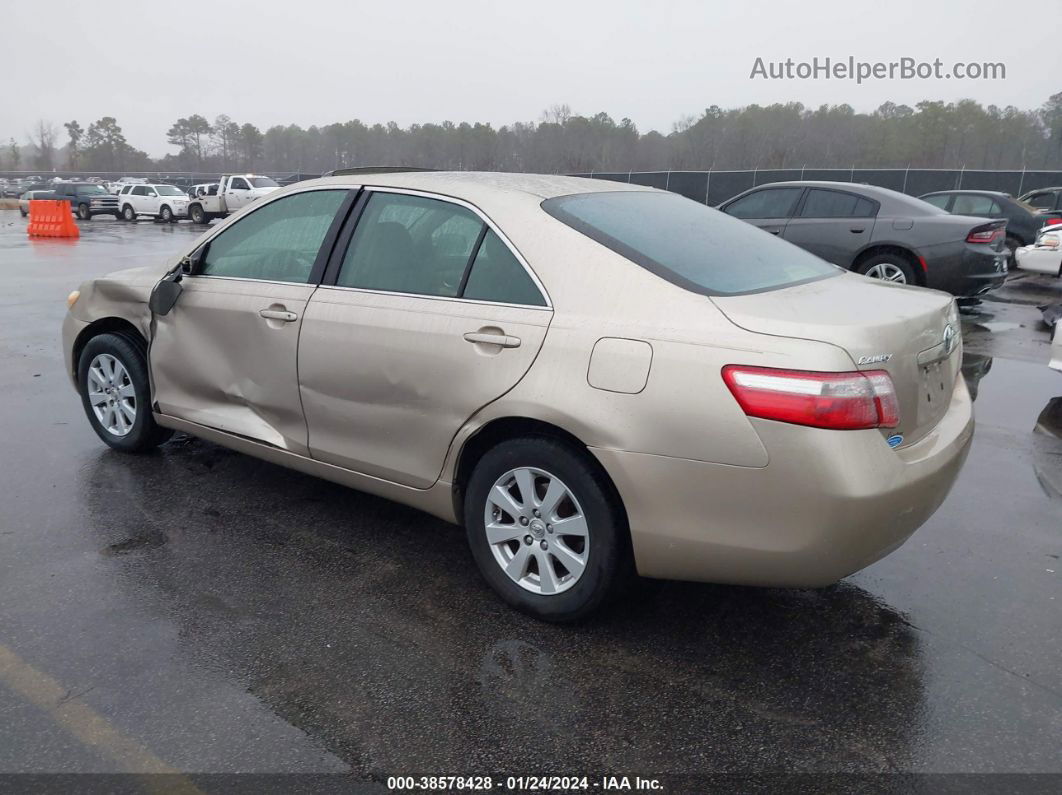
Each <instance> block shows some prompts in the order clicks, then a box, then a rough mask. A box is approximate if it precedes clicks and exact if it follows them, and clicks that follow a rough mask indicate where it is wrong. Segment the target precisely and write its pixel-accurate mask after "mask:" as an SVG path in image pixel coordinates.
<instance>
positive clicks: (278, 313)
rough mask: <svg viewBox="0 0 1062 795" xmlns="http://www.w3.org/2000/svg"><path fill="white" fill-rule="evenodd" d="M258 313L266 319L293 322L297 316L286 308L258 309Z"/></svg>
mask: <svg viewBox="0 0 1062 795" xmlns="http://www.w3.org/2000/svg"><path fill="white" fill-rule="evenodd" d="M258 314H259V315H260V316H261V317H264V318H265V319H266V320H283V321H284V322H285V323H294V322H295V321H296V320H298V319H299V316H298V315H296V314H295V313H294V312H289V311H287V310H286V309H259V310H258Z"/></svg>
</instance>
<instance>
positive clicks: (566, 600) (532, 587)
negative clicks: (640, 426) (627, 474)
mask: <svg viewBox="0 0 1062 795" xmlns="http://www.w3.org/2000/svg"><path fill="white" fill-rule="evenodd" d="M464 513H465V527H466V531H467V533H468V543H469V546H470V547H471V550H472V556H473V558H474V559H475V561H476V564H477V566H478V567H479V570H480V573H482V575H483V577H484V579H486V580H487V582H488V583H489V584H490V586H491V587H492V588H493V589H494V590H495V591H496V592H497V593H498V594H499V595H500V596H501V597H502V599H504V600H505V601H506V602H508V603H509V604H510V605H512V606H513V607H515V608H517V609H518V610H521V611H523V612H525V613H528V614H530V615H532V616H535V617H536V618H540V619H544V620H546V621H576V620H579V619H581V618H584V617H586V616H588V615H589V614H591V613H592V612H594V611H595V610H597V609H598V608H599V607H601V606H602V605H603V604H605V603H606V602H608V601H609V600H610V599H612V598H613V597H614V596H616V595H617V594H618V593H619V592H620V590H621V589H622V587H623V585H625V584H626V582H627V580H628V579H629V575H630V573H631V571H632V567H631V565H630V561H631V555H630V545H629V541H630V537H629V533H628V530H627V522H626V516H625V515H624V513H623V510H622V508H620V507H619V505H618V499H617V498H616V496H615V495H614V492H613V490H612V488H611V484H609V483H608V481H607V479H606V477H605V475H604V474H603V473H602V472H601V471H600V470H599V469H598V468H597V467H595V466H594V465H593V463H592V461H590V460H589V459H588V458H587V456H586V454H585V453H582V452H581V451H578V450H576V449H575V448H573V447H572V446H571V445H568V444H566V443H564V442H561V441H558V440H555V439H550V438H545V437H528V438H522V439H514V440H511V441H508V442H504V443H502V444H500V445H498V446H497V447H495V448H493V449H492V450H490V451H489V452H487V453H486V454H485V455H484V456H483V458H481V459H480V461H479V463H477V464H476V467H475V469H474V470H473V472H472V477H471V478H470V480H469V484H468V489H467V492H466V495H465V506H464Z"/></svg>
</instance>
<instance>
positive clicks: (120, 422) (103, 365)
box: [86, 353, 136, 436]
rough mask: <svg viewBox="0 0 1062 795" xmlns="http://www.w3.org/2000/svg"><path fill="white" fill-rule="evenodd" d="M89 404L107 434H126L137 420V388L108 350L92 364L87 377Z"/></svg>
mask: <svg viewBox="0 0 1062 795" xmlns="http://www.w3.org/2000/svg"><path fill="white" fill-rule="evenodd" d="M86 380H87V382H88V383H87V384H86V386H87V387H88V398H89V404H90V405H91V406H92V411H93V413H94V414H95V415H96V419H97V421H98V422H99V424H100V425H101V426H103V427H104V428H105V429H106V430H107V432H108V433H111V434H113V435H115V436H125V435H127V434H128V433H129V431H131V430H132V429H133V423H134V422H136V390H135V389H134V387H133V381H132V379H131V378H130V377H129V371H128V370H126V369H125V365H124V364H122V363H121V361H119V360H118V359H117V358H116V357H114V356H111V355H110V354H109V353H101V354H99V355H98V356H96V357H95V358H94V359H93V360H92V362H91V363H90V364H89V368H88V376H87V378H86Z"/></svg>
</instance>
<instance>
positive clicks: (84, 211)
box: [77, 204, 92, 221]
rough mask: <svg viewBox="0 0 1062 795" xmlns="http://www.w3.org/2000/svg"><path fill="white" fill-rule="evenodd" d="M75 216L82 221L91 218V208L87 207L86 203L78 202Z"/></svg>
mask: <svg viewBox="0 0 1062 795" xmlns="http://www.w3.org/2000/svg"><path fill="white" fill-rule="evenodd" d="M77 217H78V218H80V219H81V220H82V221H91V220H92V210H90V209H89V206H88V205H87V204H79V205H78V206H77Z"/></svg>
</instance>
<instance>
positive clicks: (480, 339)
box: [465, 331, 520, 348]
mask: <svg viewBox="0 0 1062 795" xmlns="http://www.w3.org/2000/svg"><path fill="white" fill-rule="evenodd" d="M465 342H473V343H477V344H479V345H498V346H500V347H502V348H519V347H520V338H519V337H510V336H509V335H508V334H488V333H486V332H482V331H469V332H468V333H466V334H465Z"/></svg>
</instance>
